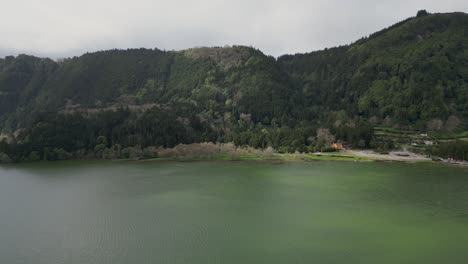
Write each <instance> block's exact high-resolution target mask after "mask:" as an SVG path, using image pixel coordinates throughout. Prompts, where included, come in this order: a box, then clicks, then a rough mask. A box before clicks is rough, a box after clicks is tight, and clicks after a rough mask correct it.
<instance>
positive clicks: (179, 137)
mask: <svg viewBox="0 0 468 264" xmlns="http://www.w3.org/2000/svg"><path fill="white" fill-rule="evenodd" d="M467 27H468V16H467V15H466V14H463V13H451V14H429V13H427V12H425V11H420V12H418V15H417V17H413V18H409V19H406V20H404V21H402V22H399V23H397V24H395V25H393V26H391V27H389V28H387V29H384V30H382V31H380V32H377V33H375V34H372V35H370V36H369V37H366V38H362V39H360V40H358V41H356V42H355V43H353V44H351V45H347V46H342V47H337V48H332V49H326V50H323V51H317V52H312V53H307V54H296V55H285V56H282V57H280V58H278V59H275V58H273V57H269V56H266V55H264V54H263V53H262V52H260V51H259V50H256V49H254V48H251V47H243V46H234V47H225V48H195V49H190V50H185V51H162V50H158V49H154V50H151V49H131V50H108V51H101V52H96V53H88V54H84V55H83V56H80V57H73V58H68V59H64V60H61V61H58V62H55V61H52V60H50V59H42V58H36V57H32V56H27V55H20V56H17V57H12V56H9V57H5V58H4V59H0V128H1V135H0V141H1V143H0V161H1V162H11V161H13V162H14V161H33V160H62V159H69V158H122V157H123V158H132V157H154V153H151V151H150V149H152V148H157V149H159V148H172V147H175V146H177V145H180V144H193V143H200V142H213V143H229V142H232V143H234V144H235V145H236V146H241V147H242V146H248V147H251V148H256V149H267V148H268V147H272V148H274V149H275V150H276V151H277V152H279V153H294V152H296V151H297V152H300V153H312V152H315V151H329V150H330V145H331V143H333V142H343V143H346V146H349V147H354V148H375V149H377V150H379V151H381V152H385V151H388V150H390V149H392V148H395V147H397V146H410V147H412V148H414V149H416V150H417V151H420V152H428V153H433V154H435V153H445V152H443V151H434V149H435V146H433V147H432V145H431V147H430V148H429V147H426V146H428V145H427V144H429V143H427V142H426V141H431V142H433V143H434V144H435V145H438V146H439V145H440V149H442V148H443V145H444V144H451V143H452V142H453V141H454V140H459V141H460V142H462V141H466V139H467V138H468V137H467V134H466V133H467V132H466V131H468V53H467V50H468V35H466V34H465V31H466V28H467ZM422 134H428V136H422ZM457 146H461V147H462V148H464V147H465V144H458V145H457ZM249 155H250V154H249ZM457 157H462V158H463V157H464V156H459V155H457ZM245 158H255V157H253V156H248V155H247V156H245ZM327 158H328V157H327Z"/></svg>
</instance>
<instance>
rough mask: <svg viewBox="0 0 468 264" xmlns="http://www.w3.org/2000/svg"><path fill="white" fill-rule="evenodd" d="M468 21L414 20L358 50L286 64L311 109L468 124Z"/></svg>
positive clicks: (284, 60) (418, 124) (458, 17)
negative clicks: (454, 118) (311, 105)
mask: <svg viewBox="0 0 468 264" xmlns="http://www.w3.org/2000/svg"><path fill="white" fill-rule="evenodd" d="M467 17H468V16H467V15H466V14H463V13H453V14H434V15H427V16H421V17H416V18H411V19H408V20H405V21H404V22H402V23H399V24H397V25H395V26H393V27H390V28H389V29H386V30H383V31H381V32H377V33H375V34H373V35H371V36H370V37H369V38H363V39H361V40H359V41H357V42H355V43H353V44H352V45H349V46H345V47H339V48H334V49H329V50H325V51H319V52H313V53H308V54H298V55H293V56H291V55H286V56H283V57H281V58H280V59H279V62H280V63H281V64H282V65H283V67H284V68H285V70H286V72H288V74H289V75H290V76H291V78H292V79H293V80H294V82H295V84H296V86H297V87H301V88H302V90H303V92H304V96H305V97H306V99H307V101H308V104H313V105H321V106H323V107H319V108H318V109H320V111H322V108H325V109H328V110H333V111H340V110H344V111H345V112H346V114H347V115H348V116H354V115H360V116H364V117H366V118H373V120H374V121H375V122H378V123H382V122H383V121H384V120H385V119H386V121H387V123H388V125H400V126H406V127H411V128H418V129H425V128H426V124H427V122H429V121H430V120H431V119H434V118H436V119H442V120H447V119H448V118H449V116H451V115H454V116H457V117H458V118H462V119H464V120H465V121H466V120H467V118H468V86H467V83H468V56H467V55H468V53H467V50H468V35H467V32H468V18H467Z"/></svg>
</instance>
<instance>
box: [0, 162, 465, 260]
mask: <svg viewBox="0 0 468 264" xmlns="http://www.w3.org/2000/svg"><path fill="white" fill-rule="evenodd" d="M0 231H1V236H0V260H1V263H35V264H36V263H39V264H40V263H44V264H45V263H47V264H50V263H72V264H73V263H99V264H101V263H441V262H443V263H465V261H466V259H468V251H467V250H466V245H468V170H467V169H466V168H458V167H449V166H440V165H433V164H398V163H348V162H310V163H300V162H298V163H283V164H277V163H276V164H273V163H266V162H265V163H253V162H252V163H250V162H183V163H177V162H128V163H118V162H58V163H39V164H23V165H19V166H18V165H17V166H3V167H0Z"/></svg>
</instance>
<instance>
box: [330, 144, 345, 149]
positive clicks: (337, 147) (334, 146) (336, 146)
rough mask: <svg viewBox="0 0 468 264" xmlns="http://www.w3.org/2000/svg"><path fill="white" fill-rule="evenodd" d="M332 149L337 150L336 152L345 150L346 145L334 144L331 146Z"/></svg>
mask: <svg viewBox="0 0 468 264" xmlns="http://www.w3.org/2000/svg"><path fill="white" fill-rule="evenodd" d="M331 147H332V149H335V150H343V149H345V147H344V145H343V144H341V143H333V144H332V145H331Z"/></svg>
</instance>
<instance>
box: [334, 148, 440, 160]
mask: <svg viewBox="0 0 468 264" xmlns="http://www.w3.org/2000/svg"><path fill="white" fill-rule="evenodd" d="M343 153H344V154H347V155H352V156H357V157H365V158H369V159H375V160H394V161H408V162H411V161H430V160H431V159H430V158H428V157H426V156H424V155H420V154H416V153H413V152H409V151H392V152H390V153H389V154H379V153H375V152H373V151H371V150H346V151H344V152H343Z"/></svg>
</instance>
